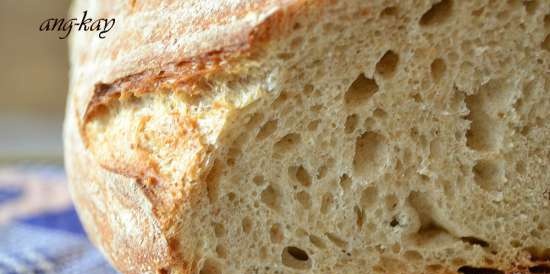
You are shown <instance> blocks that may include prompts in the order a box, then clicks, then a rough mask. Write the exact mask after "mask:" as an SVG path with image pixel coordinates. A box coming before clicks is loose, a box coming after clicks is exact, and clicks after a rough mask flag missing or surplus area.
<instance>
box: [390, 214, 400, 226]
mask: <svg viewBox="0 0 550 274" xmlns="http://www.w3.org/2000/svg"><path fill="white" fill-rule="evenodd" d="M398 225H399V221H398V220H397V216H396V217H393V218H392V220H391V222H390V226H391V227H396V226H398Z"/></svg>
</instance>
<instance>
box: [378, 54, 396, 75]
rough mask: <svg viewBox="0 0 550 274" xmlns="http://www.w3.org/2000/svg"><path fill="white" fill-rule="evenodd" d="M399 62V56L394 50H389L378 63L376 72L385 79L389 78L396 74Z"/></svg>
mask: <svg viewBox="0 0 550 274" xmlns="http://www.w3.org/2000/svg"><path fill="white" fill-rule="evenodd" d="M398 62H399V55H397V54H396V53H395V52H393V51H392V50H388V51H387V52H386V53H384V55H383V56H382V58H380V60H379V61H378V63H376V72H377V73H378V74H380V75H382V77H384V78H389V77H390V76H392V75H393V74H394V73H395V70H396V68H397V63H398Z"/></svg>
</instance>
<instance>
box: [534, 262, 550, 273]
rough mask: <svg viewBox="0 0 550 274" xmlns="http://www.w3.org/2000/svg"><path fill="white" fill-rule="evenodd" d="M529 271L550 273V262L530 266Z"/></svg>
mask: <svg viewBox="0 0 550 274" xmlns="http://www.w3.org/2000/svg"><path fill="white" fill-rule="evenodd" d="M529 272H531V273H541V274H548V273H550V264H539V265H535V266H532V267H529Z"/></svg>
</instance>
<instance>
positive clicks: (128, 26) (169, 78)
mask: <svg viewBox="0 0 550 274" xmlns="http://www.w3.org/2000/svg"><path fill="white" fill-rule="evenodd" d="M81 10H88V11H89V13H90V14H93V15H94V16H108V17H114V18H116V19H117V26H116V27H115V28H114V29H113V30H112V31H111V32H110V35H109V36H108V37H107V38H106V39H101V40H100V39H97V38H96V37H95V36H94V35H93V34H87V33H84V32H78V33H75V34H74V37H73V39H72V41H71V85H70V94H69V100H68V106H67V116H66V121H65V156H66V167H67V172H68V176H69V180H70V187H71V191H72V195H73V198H74V201H75V203H76V206H77V209H78V211H79V215H80V217H81V219H82V221H83V223H84V225H85V227H86V230H87V232H88V234H89V235H90V237H91V239H92V240H93V241H94V243H95V244H96V245H97V246H98V247H99V248H100V249H101V250H102V251H103V253H104V254H105V255H106V257H107V258H108V259H109V260H110V261H111V262H112V263H113V264H114V266H116V267H117V269H118V270H120V271H121V272H123V273H200V274H232V273H266V274H267V273H347V274H351V273H384V274H390V273H391V274H394V273H403V274H408V273H411V274H412V273H429V274H432V273H465V274H473V273H529V272H532V273H543V272H544V271H549V269H550V265H549V263H550V172H549V164H550V124H549V123H548V119H549V118H550V111H549V109H550V91H549V90H550V34H549V33H550V3H549V2H548V1H546V0H532V1H519V0H511V1H483V0H478V1H473V0H472V1H458V0H442V1H439V2H438V1H427V0H422V1H412V0H411V1H363V0H361V1H360V0H357V1H352V0H344V1H329V0H317V1H313V0H312V1H306V0H287V1H283V0H279V1H275V0H261V1H250V0H225V1H154V0H150V1H124V2H122V1H121V2H117V3H109V2H108V1H98V2H94V3H93V4H92V2H90V1H84V0H77V1H76V2H75V3H74V5H73V11H74V12H76V13H78V12H80V11H81Z"/></svg>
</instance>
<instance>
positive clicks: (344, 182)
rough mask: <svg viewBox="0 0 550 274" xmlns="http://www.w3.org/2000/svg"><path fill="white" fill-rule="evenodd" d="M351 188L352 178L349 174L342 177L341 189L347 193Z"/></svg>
mask: <svg viewBox="0 0 550 274" xmlns="http://www.w3.org/2000/svg"><path fill="white" fill-rule="evenodd" d="M350 186H351V178H350V177H349V176H348V175H347V174H344V175H342V176H341V177H340V187H341V188H342V190H343V191H344V192H346V191H348V190H349V188H350Z"/></svg>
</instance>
